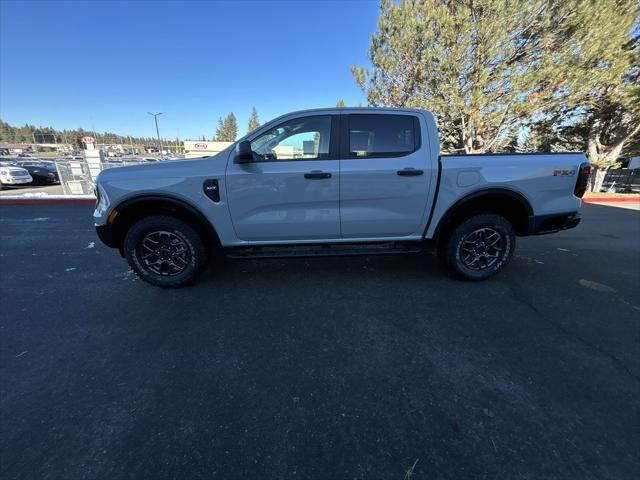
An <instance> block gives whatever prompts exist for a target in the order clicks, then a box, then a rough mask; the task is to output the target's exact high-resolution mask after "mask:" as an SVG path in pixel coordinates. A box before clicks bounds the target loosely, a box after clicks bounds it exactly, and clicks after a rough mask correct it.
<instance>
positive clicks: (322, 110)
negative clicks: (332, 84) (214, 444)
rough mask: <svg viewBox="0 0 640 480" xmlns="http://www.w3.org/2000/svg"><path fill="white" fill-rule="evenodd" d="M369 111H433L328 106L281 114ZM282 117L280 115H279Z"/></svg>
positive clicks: (425, 111)
mask: <svg viewBox="0 0 640 480" xmlns="http://www.w3.org/2000/svg"><path fill="white" fill-rule="evenodd" d="M325 112H331V113H353V112H357V113H367V112H369V113H370V112H403V113H428V114H429V115H431V112H429V111H428V110H422V109H419V108H400V107H327V108H310V109H306V110H297V111H294V112H288V113H286V114H284V115H280V116H281V117H284V116H289V115H298V114H306V113H325ZM278 118H280V117H278Z"/></svg>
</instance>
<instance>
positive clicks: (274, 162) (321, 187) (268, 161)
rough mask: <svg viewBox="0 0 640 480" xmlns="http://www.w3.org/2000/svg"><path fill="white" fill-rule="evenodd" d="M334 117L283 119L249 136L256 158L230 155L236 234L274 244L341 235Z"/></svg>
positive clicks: (229, 182) (228, 177) (230, 190)
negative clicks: (236, 159) (237, 158)
mask: <svg viewBox="0 0 640 480" xmlns="http://www.w3.org/2000/svg"><path fill="white" fill-rule="evenodd" d="M338 136H339V133H338V116H332V115H308V116H301V117H297V118H293V119H289V120H285V121H283V122H282V123H280V124H278V125H277V126H275V127H273V128H270V129H268V130H266V131H264V132H260V133H258V135H257V136H256V137H255V138H253V139H251V138H250V140H251V149H252V150H253V155H254V161H253V162H250V163H244V164H237V163H234V162H233V158H231V159H230V160H229V164H228V166H227V175H226V187H227V195H228V197H229V210H230V212H231V219H232V221H233V226H234V229H235V232H236V235H237V236H238V238H240V239H242V240H247V241H250V242H260V243H274V242H285V243H286V242H290V241H314V240H323V239H339V238H340V212H339V188H340V184H339V182H340V172H339V161H338V158H337V155H338Z"/></svg>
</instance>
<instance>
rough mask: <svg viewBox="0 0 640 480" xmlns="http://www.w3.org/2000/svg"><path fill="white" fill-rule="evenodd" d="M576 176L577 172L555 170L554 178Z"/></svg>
mask: <svg viewBox="0 0 640 480" xmlns="http://www.w3.org/2000/svg"><path fill="white" fill-rule="evenodd" d="M575 174H576V171H575V170H554V171H553V176H554V177H573V176H574V175H575Z"/></svg>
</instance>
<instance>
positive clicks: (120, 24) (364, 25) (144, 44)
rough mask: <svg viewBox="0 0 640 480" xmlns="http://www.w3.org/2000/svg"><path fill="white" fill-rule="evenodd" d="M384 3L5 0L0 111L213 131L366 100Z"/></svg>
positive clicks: (11, 117)
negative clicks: (364, 75) (225, 120)
mask: <svg viewBox="0 0 640 480" xmlns="http://www.w3.org/2000/svg"><path fill="white" fill-rule="evenodd" d="M377 16H378V2H377V1H375V0H370V1H368V0H362V1H329V0H325V1H306V0H301V1H266V0H265V1H241V0H239V1H235V2H233V1H193V2H188V1H185V2H174V1H157V0H148V1H139V2H124V1H86V2H81V1H74V2H67V1H65V2H63V1H54V0H50V1H38V2H30V1H12V0H9V1H7V0H0V118H1V119H2V120H4V121H6V122H9V123H10V124H13V125H23V124H25V123H30V124H33V125H37V126H52V127H55V128H59V129H62V128H77V127H82V128H85V129H94V128H95V130H97V131H111V132H115V133H119V134H132V135H139V136H152V135H155V127H154V125H153V119H152V117H150V116H149V115H147V113H146V112H147V111H152V112H163V115H162V116H160V117H159V121H160V133H161V135H162V136H163V137H171V138H175V136H176V135H177V133H178V130H179V133H180V138H181V139H187V138H197V137H200V136H202V135H204V136H206V137H207V138H211V136H212V135H213V132H214V130H215V127H216V125H217V120H218V117H220V116H224V115H226V114H227V113H229V112H231V111H233V112H234V113H235V115H236V117H237V118H238V125H239V134H240V135H244V133H245V131H246V125H247V120H248V117H249V114H250V111H251V107H252V106H254V105H255V107H256V109H257V110H258V114H259V116H260V121H261V122H262V123H264V122H265V121H267V120H269V119H271V118H273V117H275V116H278V115H280V114H282V113H286V112H288V111H291V110H297V109H303V108H316V107H325V106H334V105H335V103H336V101H337V100H338V99H339V98H342V99H344V100H345V102H346V104H347V105H356V104H358V103H363V104H366V99H365V97H364V95H363V93H362V92H361V90H360V88H359V87H358V86H357V85H356V83H355V81H354V80H353V77H352V75H351V73H350V71H349V67H350V65H352V64H357V65H368V64H369V63H368V59H367V55H366V51H367V48H368V46H369V41H370V37H371V34H372V33H373V32H374V31H375V29H376V21H377Z"/></svg>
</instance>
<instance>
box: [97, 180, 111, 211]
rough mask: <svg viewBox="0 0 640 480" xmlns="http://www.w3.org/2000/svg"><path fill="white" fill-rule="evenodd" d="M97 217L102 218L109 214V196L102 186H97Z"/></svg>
mask: <svg viewBox="0 0 640 480" xmlns="http://www.w3.org/2000/svg"><path fill="white" fill-rule="evenodd" d="M95 193H96V211H95V213H96V215H98V216H102V215H104V214H105V213H107V209H108V208H109V197H108V196H107V192H105V191H104V188H102V187H101V186H100V184H99V183H98V184H96V189H95Z"/></svg>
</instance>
